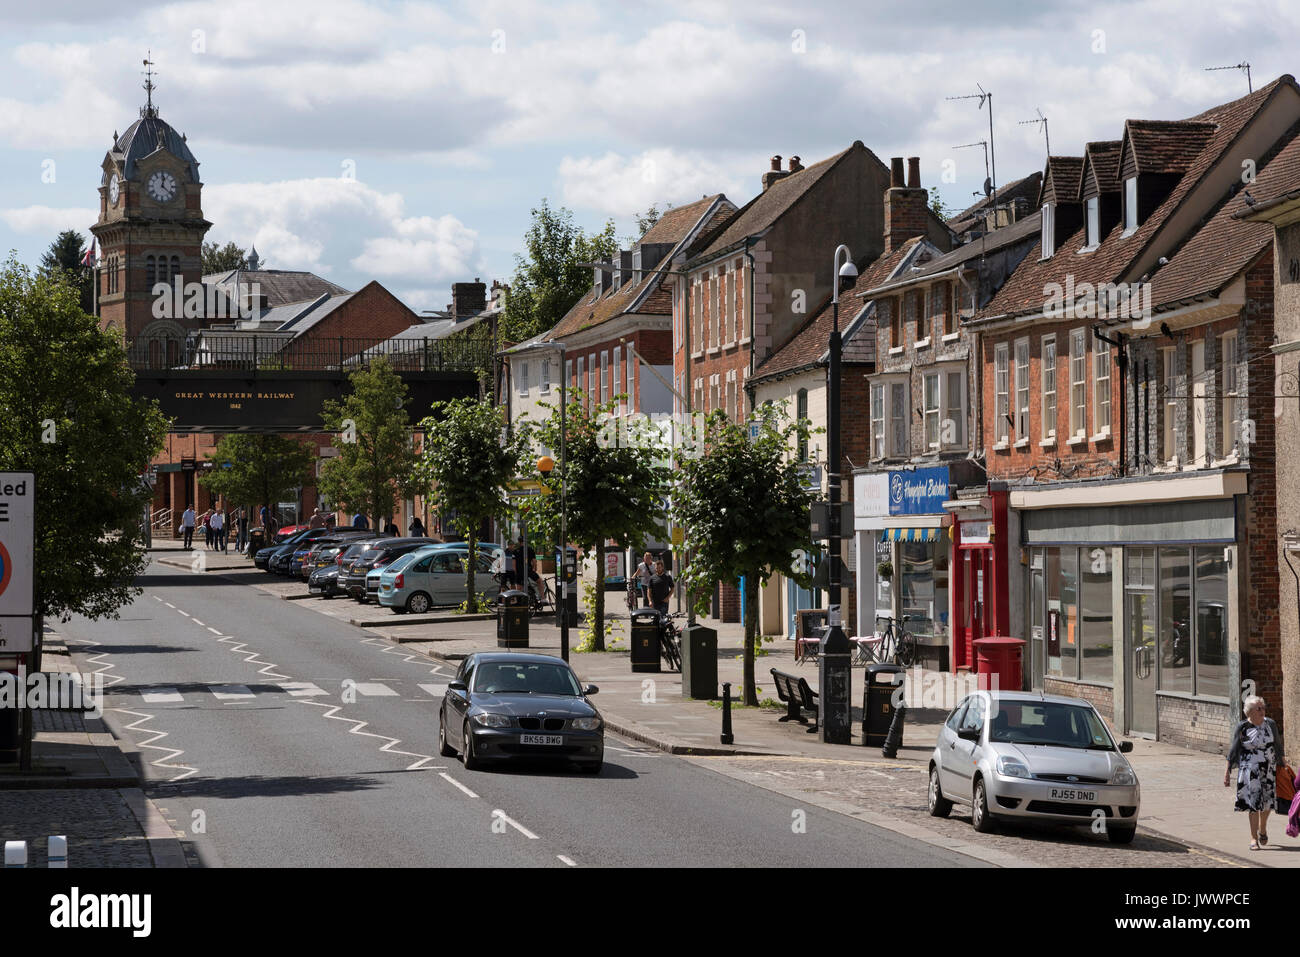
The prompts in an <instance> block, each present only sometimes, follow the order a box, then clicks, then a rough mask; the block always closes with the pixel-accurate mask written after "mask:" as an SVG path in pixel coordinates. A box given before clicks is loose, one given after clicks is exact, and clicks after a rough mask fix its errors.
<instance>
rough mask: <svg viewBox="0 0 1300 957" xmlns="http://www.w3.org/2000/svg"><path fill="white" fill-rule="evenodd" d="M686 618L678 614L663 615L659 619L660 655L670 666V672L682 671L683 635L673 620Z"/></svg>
mask: <svg viewBox="0 0 1300 957" xmlns="http://www.w3.org/2000/svg"><path fill="white" fill-rule="evenodd" d="M684 617H686V616H685V615H683V614H682V613H681V612H677V613H676V614H672V615H661V616H660V619H659V620H660V628H659V654H660V655H662V656H663V659H664V661H665V662H666V663H667V664H668V670H669V671H677V672H680V671H681V670H682V633H681V630H680V629H678V627H677V626H676V625H674V624H673V619H674V618H684Z"/></svg>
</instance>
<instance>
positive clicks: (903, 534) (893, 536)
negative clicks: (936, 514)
mask: <svg viewBox="0 0 1300 957" xmlns="http://www.w3.org/2000/svg"><path fill="white" fill-rule="evenodd" d="M940 531H941V529H938V528H887V529H885V530H884V531H883V532H881V533H880V540H881V541H882V542H937V541H938V540H939V532H940Z"/></svg>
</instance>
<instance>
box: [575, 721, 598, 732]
mask: <svg viewBox="0 0 1300 957" xmlns="http://www.w3.org/2000/svg"><path fill="white" fill-rule="evenodd" d="M569 726H570V727H571V728H573V730H575V731H595V730H596V729H597V728H599V727H600V719H599V718H574V719H573V720H572V721H570V722H569Z"/></svg>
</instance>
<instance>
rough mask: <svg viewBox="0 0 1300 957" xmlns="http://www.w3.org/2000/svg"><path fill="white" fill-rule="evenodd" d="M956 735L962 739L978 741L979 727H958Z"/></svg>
mask: <svg viewBox="0 0 1300 957" xmlns="http://www.w3.org/2000/svg"><path fill="white" fill-rule="evenodd" d="M957 737H959V738H962V739H963V740H966V741H979V739H980V729H979V728H958V729H957Z"/></svg>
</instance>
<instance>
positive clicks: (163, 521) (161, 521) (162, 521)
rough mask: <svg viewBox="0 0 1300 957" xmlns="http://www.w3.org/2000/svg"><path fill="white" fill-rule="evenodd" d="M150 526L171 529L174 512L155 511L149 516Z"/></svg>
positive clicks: (165, 510)
mask: <svg viewBox="0 0 1300 957" xmlns="http://www.w3.org/2000/svg"><path fill="white" fill-rule="evenodd" d="M149 524H150V526H151V527H153V528H171V524H172V510H171V509H170V508H159V509H155V510H154V512H153V514H151V515H150V516H149Z"/></svg>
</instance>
